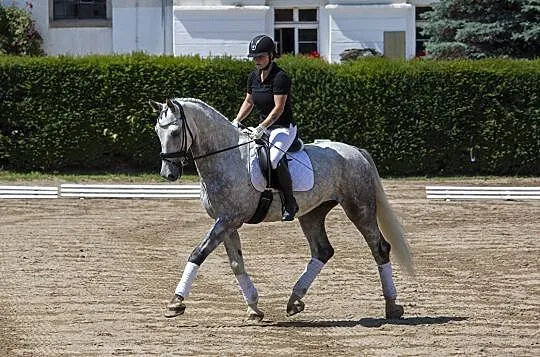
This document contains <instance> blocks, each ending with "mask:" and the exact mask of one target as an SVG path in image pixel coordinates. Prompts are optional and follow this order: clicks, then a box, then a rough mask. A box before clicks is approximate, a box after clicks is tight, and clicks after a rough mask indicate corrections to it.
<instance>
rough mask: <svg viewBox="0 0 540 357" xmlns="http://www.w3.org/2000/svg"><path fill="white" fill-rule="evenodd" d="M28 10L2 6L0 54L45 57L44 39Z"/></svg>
mask: <svg viewBox="0 0 540 357" xmlns="http://www.w3.org/2000/svg"><path fill="white" fill-rule="evenodd" d="M28 4H29V5H28V6H29V8H28V9H21V8H18V7H16V6H8V7H3V6H2V5H0V54H7V55H27V56H38V55H43V49H42V44H43V39H42V38H41V35H40V34H39V33H38V31H37V30H36V25H35V23H34V21H33V20H32V17H31V16H30V12H29V9H30V6H31V3H28Z"/></svg>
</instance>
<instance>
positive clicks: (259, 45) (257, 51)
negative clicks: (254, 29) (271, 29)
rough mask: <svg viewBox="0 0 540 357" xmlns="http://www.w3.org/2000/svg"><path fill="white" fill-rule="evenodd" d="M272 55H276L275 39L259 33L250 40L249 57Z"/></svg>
mask: <svg viewBox="0 0 540 357" xmlns="http://www.w3.org/2000/svg"><path fill="white" fill-rule="evenodd" d="M263 55H270V56H271V57H272V58H274V57H276V45H275V44H274V40H272V39H271V38H270V37H269V36H266V35H257V36H255V37H253V39H252V40H251V41H250V42H249V54H248V57H257V56H263Z"/></svg>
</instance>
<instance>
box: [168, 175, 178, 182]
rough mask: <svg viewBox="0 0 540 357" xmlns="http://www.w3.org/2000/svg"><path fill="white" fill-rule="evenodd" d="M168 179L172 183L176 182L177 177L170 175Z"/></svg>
mask: <svg viewBox="0 0 540 357" xmlns="http://www.w3.org/2000/svg"><path fill="white" fill-rule="evenodd" d="M167 179H168V180H170V181H174V180H175V179H176V176H174V175H173V174H169V175H168V176H167Z"/></svg>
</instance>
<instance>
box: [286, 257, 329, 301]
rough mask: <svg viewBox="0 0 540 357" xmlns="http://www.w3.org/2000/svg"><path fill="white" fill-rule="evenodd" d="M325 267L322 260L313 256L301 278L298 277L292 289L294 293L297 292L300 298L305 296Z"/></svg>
mask: <svg viewBox="0 0 540 357" xmlns="http://www.w3.org/2000/svg"><path fill="white" fill-rule="evenodd" d="M323 267H324V263H323V262H321V261H320V260H319V259H317V258H311V260H310V261H309V263H308V265H307V266H306V269H305V270H304V272H303V273H302V275H300V278H298V281H297V282H296V284H294V287H293V290H292V291H293V294H295V295H296V296H298V297H299V298H303V297H304V296H306V293H307V291H308V289H309V287H310V286H311V284H312V283H313V281H314V280H315V278H316V277H317V275H319V273H320V272H321V270H322V268H323Z"/></svg>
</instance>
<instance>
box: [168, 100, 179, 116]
mask: <svg viewBox="0 0 540 357" xmlns="http://www.w3.org/2000/svg"><path fill="white" fill-rule="evenodd" d="M167 106H168V107H169V109H170V110H171V112H173V113H174V114H176V113H177V112H178V108H176V105H174V103H173V102H172V101H171V100H170V99H167Z"/></svg>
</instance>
